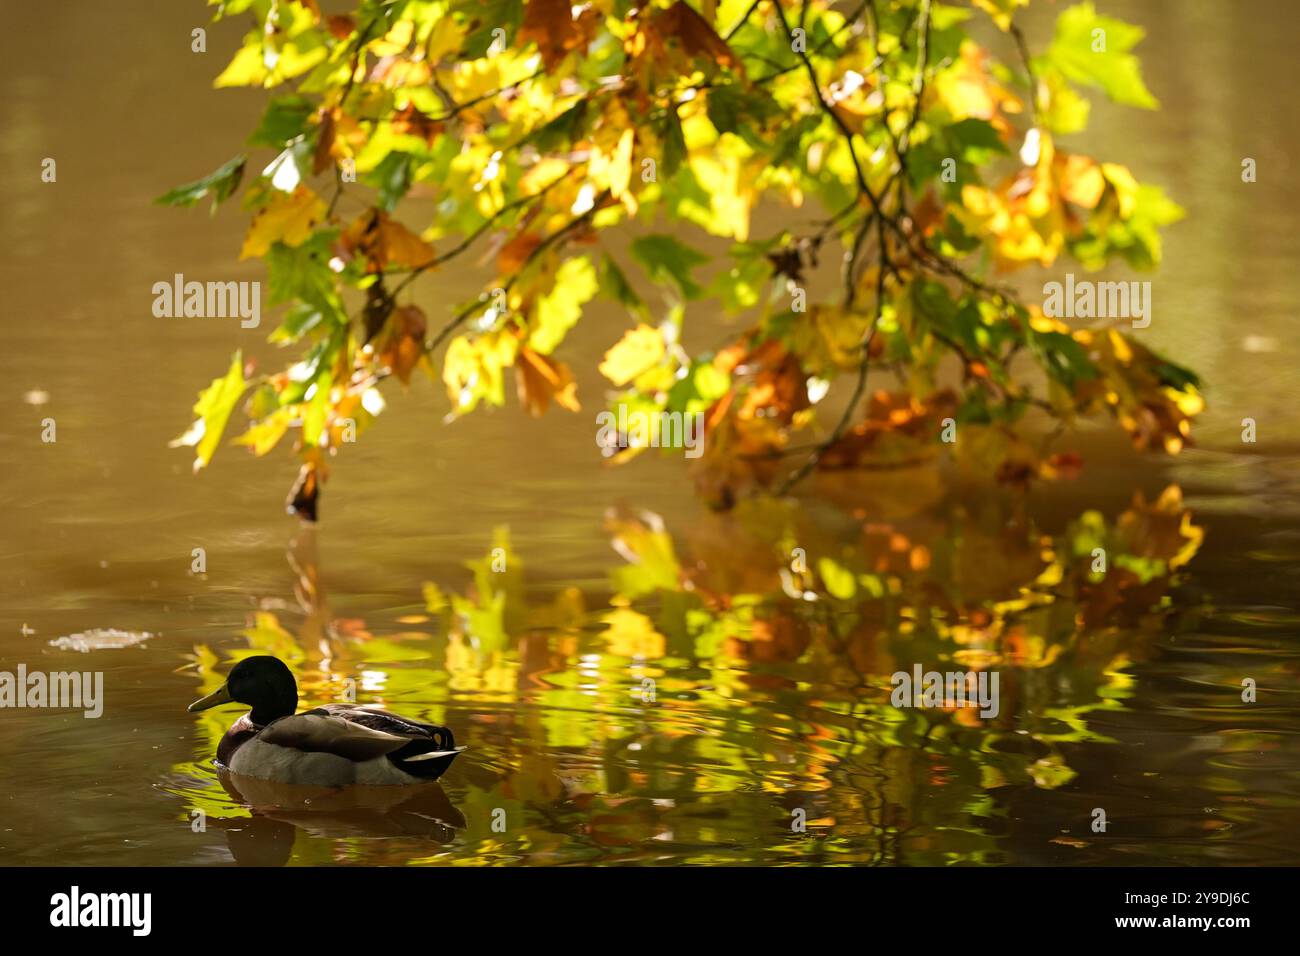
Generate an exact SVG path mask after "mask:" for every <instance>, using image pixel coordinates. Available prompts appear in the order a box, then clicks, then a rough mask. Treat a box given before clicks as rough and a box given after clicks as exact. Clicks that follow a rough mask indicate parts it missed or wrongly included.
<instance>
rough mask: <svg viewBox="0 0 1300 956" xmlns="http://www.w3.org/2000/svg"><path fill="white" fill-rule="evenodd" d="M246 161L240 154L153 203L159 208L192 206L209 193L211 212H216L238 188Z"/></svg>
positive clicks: (246, 158)
mask: <svg viewBox="0 0 1300 956" xmlns="http://www.w3.org/2000/svg"><path fill="white" fill-rule="evenodd" d="M247 160H248V157H246V156H245V155H244V154H243V153H240V154H239V155H238V156H236V157H235V158H234V159H232V160H230V162H228V163H226V164H225V165H223V166H222V167H221V168H220V169H217V170H216V171H214V172H212V173H210V174H208V175H207V176H204V177H203V178H202V179H196V180H195V181H194V182H192V183H186V184H185V185H184V186H177V187H176V188H175V189H173V190H171V191H169V192H165V193H163V194H162V195H161V196H159V197H158V198H157V199H155V200H154V202H156V203H157V204H158V205H160V206H193V205H194V204H195V203H196V202H198V201H199V200H200V199H202V198H203V197H204V196H206V195H207V194H208V193H211V194H212V211H213V212H216V210H217V206H219V205H220V204H221V203H223V202H225V201H226V200H227V199H229V198H230V197H231V195H233V194H234V192H235V190H236V189H238V188H239V182H240V180H241V179H243V177H244V163H245V162H247Z"/></svg>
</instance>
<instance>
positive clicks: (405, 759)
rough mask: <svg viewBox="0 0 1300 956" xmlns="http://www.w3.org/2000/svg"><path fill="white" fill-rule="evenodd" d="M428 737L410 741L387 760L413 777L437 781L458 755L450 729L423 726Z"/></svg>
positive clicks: (428, 725) (433, 725) (431, 725)
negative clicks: (427, 732)
mask: <svg viewBox="0 0 1300 956" xmlns="http://www.w3.org/2000/svg"><path fill="white" fill-rule="evenodd" d="M424 726H425V729H427V730H428V731H429V737H427V738H424V739H418V740H412V741H411V742H410V743H408V744H405V745H404V746H402V747H401V748H400V749H398V750H394V751H393V752H392V753H391V754H389V755H388V759H389V760H391V761H392V762H393V763H395V764H397V766H398V767H400V768H401V769H402V770H404V771H406V772H407V773H409V774H410V775H411V776H413V777H419V778H421V779H422V780H437V779H438V778H439V777H441V776H442V775H443V773H445V772H446V770H447V768H448V767H450V766H451V762H452V761H453V760H455V759H456V755H457V754H459V753H460V751H459V750H457V749H456V738H455V737H454V736H453V735H452V732H451V728H449V727H439V726H437V725H435V724H426V725H424Z"/></svg>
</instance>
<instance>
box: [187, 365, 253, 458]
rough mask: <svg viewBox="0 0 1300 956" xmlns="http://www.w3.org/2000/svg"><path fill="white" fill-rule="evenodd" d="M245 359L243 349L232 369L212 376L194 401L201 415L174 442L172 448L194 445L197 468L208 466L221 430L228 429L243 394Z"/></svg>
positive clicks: (195, 407) (219, 438)
mask: <svg viewBox="0 0 1300 956" xmlns="http://www.w3.org/2000/svg"><path fill="white" fill-rule="evenodd" d="M246 384H247V383H246V382H245V381H244V359H243V355H242V353H240V352H236V353H235V357H234V358H233V359H231V361H230V368H229V370H228V371H227V372H226V374H225V375H224V376H222V377H221V378H217V379H213V380H212V384H211V385H209V386H208V387H207V388H205V389H204V390H203V391H202V392H200V393H199V400H198V401H197V402H195V403H194V414H195V415H197V416H198V418H197V419H196V420H195V422H194V424H193V425H191V426H190V428H189V430H188V431H186V432H185V434H184V435H181V436H180V437H179V438H177V439H175V440H173V441H172V442H171V447H172V448H179V447H181V446H190V447H193V448H194V452H195V458H194V470H195V471H198V470H199V469H201V468H203V467H205V466H206V465H207V464H208V462H210V461H211V460H212V454H213V452H215V451H216V450H217V445H218V443H219V442H220V441H221V433H222V432H223V431H225V429H226V422H227V421H228V420H229V419H230V413H231V412H232V411H234V408H235V405H236V404H237V403H238V402H239V399H240V397H241V396H242V395H243V394H244V388H245V387H246Z"/></svg>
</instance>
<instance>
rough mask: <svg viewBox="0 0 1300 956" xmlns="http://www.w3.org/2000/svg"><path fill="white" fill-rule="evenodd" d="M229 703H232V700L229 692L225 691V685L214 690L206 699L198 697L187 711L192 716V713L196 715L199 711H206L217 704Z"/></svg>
mask: <svg viewBox="0 0 1300 956" xmlns="http://www.w3.org/2000/svg"><path fill="white" fill-rule="evenodd" d="M229 703H232V699H231V697H230V691H228V690H227V689H226V685H225V684H222V685H221V686H220V687H218V688H217V689H216V690H214V691H213V692H212V693H211V694H209V695H208V696H207V697H200V698H199V699H198V700H196V701H195V702H194V703H192V704H190V708H189V709H190V713H191V714H193V713H197V712H198V711H200V710H207V709H208V708H209V707H216V706H217V705H218V704H229Z"/></svg>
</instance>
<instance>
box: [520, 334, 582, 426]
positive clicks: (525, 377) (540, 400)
mask: <svg viewBox="0 0 1300 956" xmlns="http://www.w3.org/2000/svg"><path fill="white" fill-rule="evenodd" d="M515 373H516V376H517V377H516V383H517V385H518V389H519V402H520V404H522V405H523V406H524V408H525V409H527V410H528V414H530V415H533V416H539V415H541V414H542V413H543V412H545V411H546V409H547V408H548V407H549V406H550V403H551V402H552V401H554V402H555V403H556V404H557V405H559V406H560V407H562V408H567V409H568V410H569V411H571V412H577V411H581V410H582V407H581V406H580V405H579V404H578V398H577V391H578V386H577V384H576V383H575V382H574V381H573V373H572V372H571V371H570V370H569V366H567V365H565V364H564V363H563V362H557V361H555V360H554V359H552V358H548V357H547V356H545V355H541V354H539V353H537V352H534V351H533V350H532V349H530V348H529V347H528V346H526V345H523V346H520V348H519V355H518V357H517V358H516V359H515Z"/></svg>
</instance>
